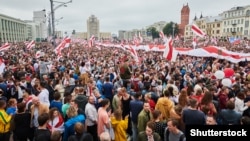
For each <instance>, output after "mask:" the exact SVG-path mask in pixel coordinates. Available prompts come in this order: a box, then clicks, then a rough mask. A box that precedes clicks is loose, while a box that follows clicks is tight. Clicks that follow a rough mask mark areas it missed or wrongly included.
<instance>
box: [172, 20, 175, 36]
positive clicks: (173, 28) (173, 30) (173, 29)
mask: <svg viewBox="0 0 250 141" xmlns="http://www.w3.org/2000/svg"><path fill="white" fill-rule="evenodd" d="M172 27H173V36H172V38H173V39H174V28H175V24H174V23H173V25H172Z"/></svg>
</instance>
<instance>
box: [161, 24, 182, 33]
mask: <svg viewBox="0 0 250 141" xmlns="http://www.w3.org/2000/svg"><path fill="white" fill-rule="evenodd" d="M173 24H174V25H175V27H174V34H175V35H176V34H178V33H179V27H178V24H176V23H174V22H170V23H168V24H166V26H165V27H164V28H163V33H164V34H165V35H167V36H170V35H171V36H172V35H173Z"/></svg>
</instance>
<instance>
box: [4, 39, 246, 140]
mask: <svg viewBox="0 0 250 141" xmlns="http://www.w3.org/2000/svg"><path fill="white" fill-rule="evenodd" d="M210 43H211V42H207V43H206V44H207V45H208V44H210ZM211 44H213V43H211ZM217 44H218V45H220V46H223V47H225V48H227V49H230V50H232V51H239V52H246V53H247V52H248V51H247V50H248V49H249V48H248V47H249V42H248V41H247V40H244V41H242V42H241V43H239V44H237V45H235V44H230V43H229V42H228V41H224V40H223V41H218V43H217ZM174 46H176V47H179V46H183V47H192V45H191V42H182V41H176V42H175V43H174ZM38 50H40V51H42V52H44V55H42V56H40V57H39V58H38V57H36V52H37V51H38ZM1 55H2V56H1V64H2V63H4V64H5V67H4V70H3V72H2V74H1V76H0V140H1V141H9V140H14V141H27V140H29V141H85V140H86V141H92V140H93V141H111V140H112V141H113V140H114V141H127V140H131V141H179V140H182V141H184V140H186V137H185V126H186V125H249V124H250V63H249V62H247V61H245V62H240V63H237V64H234V63H231V62H229V61H227V60H221V59H217V58H199V57H191V56H180V55H179V56H178V57H177V60H176V62H170V61H167V60H166V59H164V58H163V57H162V52H152V51H149V52H147V51H141V50H138V56H139V58H140V59H139V60H140V62H139V63H138V62H136V61H134V59H133V57H132V56H131V55H130V54H129V53H128V52H126V51H124V50H122V49H119V48H113V47H101V49H100V50H99V49H98V48H95V47H91V48H90V47H86V46H83V45H82V44H80V43H71V46H70V47H68V48H65V49H63V50H62V55H61V57H60V58H58V57H57V56H56V54H55V53H54V46H53V45H52V44H51V43H48V42H42V43H37V44H36V47H34V48H32V49H31V50H28V49H27V48H26V46H25V44H24V43H15V45H14V44H13V45H12V47H11V48H10V49H9V50H7V51H5V52H4V53H3V54H1ZM225 68H232V69H233V70H234V74H233V76H231V77H230V79H232V85H231V86H230V87H229V86H224V85H223V84H222V80H221V79H216V78H215V77H214V73H215V72H216V71H218V70H223V69H225Z"/></svg>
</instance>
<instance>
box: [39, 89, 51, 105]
mask: <svg viewBox="0 0 250 141" xmlns="http://www.w3.org/2000/svg"><path fill="white" fill-rule="evenodd" d="M38 98H39V101H40V102H41V103H44V104H46V105H48V106H50V102H49V91H48V90H47V89H46V88H44V89H42V91H41V92H40V93H39V95H38Z"/></svg>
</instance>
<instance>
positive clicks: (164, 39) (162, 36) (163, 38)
mask: <svg viewBox="0 0 250 141" xmlns="http://www.w3.org/2000/svg"><path fill="white" fill-rule="evenodd" d="M159 36H160V38H161V39H162V40H163V41H164V42H167V38H166V36H165V35H164V33H163V31H160V32H159Z"/></svg>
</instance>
